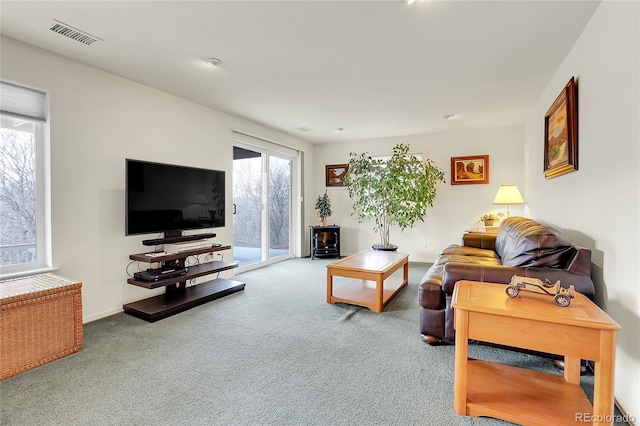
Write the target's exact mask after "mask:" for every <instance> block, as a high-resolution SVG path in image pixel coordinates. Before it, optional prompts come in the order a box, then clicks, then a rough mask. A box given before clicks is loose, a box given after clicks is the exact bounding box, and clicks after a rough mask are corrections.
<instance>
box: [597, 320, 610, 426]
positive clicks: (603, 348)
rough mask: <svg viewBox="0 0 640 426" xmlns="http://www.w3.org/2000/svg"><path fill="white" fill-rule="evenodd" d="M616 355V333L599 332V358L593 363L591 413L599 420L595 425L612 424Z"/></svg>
mask: <svg viewBox="0 0 640 426" xmlns="http://www.w3.org/2000/svg"><path fill="white" fill-rule="evenodd" d="M615 357H616V334H615V333H614V332H611V331H602V332H601V333H600V360H599V361H597V362H596V363H595V371H594V377H593V415H594V416H595V418H596V419H598V420H601V421H600V422H594V424H596V425H610V424H613V380H614V370H615Z"/></svg>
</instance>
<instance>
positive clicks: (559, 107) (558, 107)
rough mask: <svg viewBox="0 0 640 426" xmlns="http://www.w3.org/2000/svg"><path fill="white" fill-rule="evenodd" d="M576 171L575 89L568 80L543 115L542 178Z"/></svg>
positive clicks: (576, 124) (576, 113) (576, 107)
mask: <svg viewBox="0 0 640 426" xmlns="http://www.w3.org/2000/svg"><path fill="white" fill-rule="evenodd" d="M575 170H578V90H577V86H576V83H575V81H574V79H573V77H571V80H569V83H567V85H566V86H565V87H564V89H562V92H561V93H560V94H559V95H558V97H557V98H556V100H555V101H554V102H553V104H552V105H551V107H550V108H549V110H548V111H547V113H546V114H545V116H544V177H546V178H547V179H551V178H554V177H557V176H560V175H564V174H566V173H569V172H573V171H575Z"/></svg>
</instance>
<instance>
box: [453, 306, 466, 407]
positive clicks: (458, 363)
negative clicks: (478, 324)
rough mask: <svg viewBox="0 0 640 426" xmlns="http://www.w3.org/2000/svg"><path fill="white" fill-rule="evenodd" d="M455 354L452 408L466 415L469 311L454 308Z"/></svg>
mask: <svg viewBox="0 0 640 426" xmlns="http://www.w3.org/2000/svg"><path fill="white" fill-rule="evenodd" d="M454 315H455V325H456V356H455V379H454V391H453V410H454V411H455V412H456V413H458V414H462V415H463V416H465V415H467V362H468V359H467V358H468V357H469V312H467V311H464V310H462V309H455V311H454Z"/></svg>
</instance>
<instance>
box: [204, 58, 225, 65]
mask: <svg viewBox="0 0 640 426" xmlns="http://www.w3.org/2000/svg"><path fill="white" fill-rule="evenodd" d="M204 62H205V63H207V64H209V65H212V66H214V67H217V66H218V65H220V64H222V61H221V60H220V59H218V58H207V59H205V60H204Z"/></svg>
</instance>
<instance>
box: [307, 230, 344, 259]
mask: <svg viewBox="0 0 640 426" xmlns="http://www.w3.org/2000/svg"><path fill="white" fill-rule="evenodd" d="M309 230H310V235H309V242H310V243H311V259H312V260H313V259H315V258H316V257H337V258H340V227H339V226H338V225H328V226H310V227H309Z"/></svg>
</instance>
